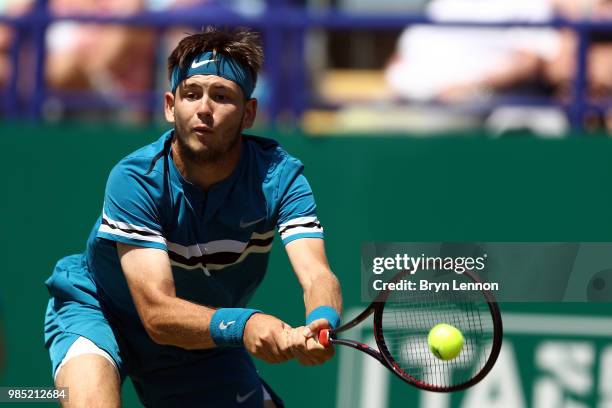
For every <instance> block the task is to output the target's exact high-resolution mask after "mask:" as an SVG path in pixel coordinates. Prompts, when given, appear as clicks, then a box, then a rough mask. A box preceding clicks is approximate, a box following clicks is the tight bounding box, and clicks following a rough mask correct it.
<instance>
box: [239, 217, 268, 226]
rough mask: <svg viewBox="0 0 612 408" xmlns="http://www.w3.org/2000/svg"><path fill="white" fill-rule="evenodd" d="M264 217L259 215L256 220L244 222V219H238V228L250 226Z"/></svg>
mask: <svg viewBox="0 0 612 408" xmlns="http://www.w3.org/2000/svg"><path fill="white" fill-rule="evenodd" d="M264 218H265V217H261V218H258V219H256V220H254V221H251V222H244V221H242V220H240V228H246V227H250V226H251V225H255V224H257V223H258V222H259V221H261V220H263V219H264Z"/></svg>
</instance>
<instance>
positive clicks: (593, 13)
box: [544, 0, 612, 99]
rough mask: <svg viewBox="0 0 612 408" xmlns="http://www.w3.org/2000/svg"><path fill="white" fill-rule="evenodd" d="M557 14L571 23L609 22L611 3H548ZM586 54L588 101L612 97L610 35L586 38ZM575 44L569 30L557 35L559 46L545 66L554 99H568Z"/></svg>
mask: <svg viewBox="0 0 612 408" xmlns="http://www.w3.org/2000/svg"><path fill="white" fill-rule="evenodd" d="M551 1H552V3H553V5H554V7H555V9H556V11H557V13H558V14H560V15H562V16H564V17H567V18H570V19H574V20H581V19H593V20H600V19H608V20H612V1H609V0H551ZM589 42H590V44H589V50H588V54H587V85H588V95H589V96H590V97H591V98H603V97H608V98H609V97H610V96H612V35H610V34H609V33H596V34H593V35H591V37H590V38H589ZM577 50H578V40H577V36H576V34H575V33H574V32H573V31H572V30H571V29H564V30H562V31H561V42H560V47H559V52H558V54H557V55H556V57H555V58H554V59H553V60H551V61H549V63H548V64H546V65H545V67H544V68H545V69H544V74H545V76H546V79H547V80H548V81H549V82H550V83H551V84H552V85H553V86H554V87H555V90H556V92H557V95H559V96H560V97H562V98H564V99H567V98H568V97H570V96H571V92H572V81H573V78H574V76H575V73H576V61H577V58H576V55H577Z"/></svg>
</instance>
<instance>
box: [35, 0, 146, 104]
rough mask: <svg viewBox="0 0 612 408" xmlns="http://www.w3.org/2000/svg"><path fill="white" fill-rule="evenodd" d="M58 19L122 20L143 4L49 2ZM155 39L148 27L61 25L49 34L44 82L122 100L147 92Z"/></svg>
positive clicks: (131, 0)
mask: <svg viewBox="0 0 612 408" xmlns="http://www.w3.org/2000/svg"><path fill="white" fill-rule="evenodd" d="M49 7H50V10H51V12H52V13H53V14H55V15H57V16H63V15H75V14H76V15H79V14H83V15H100V16H126V15H130V14H134V13H137V12H140V11H143V10H144V9H145V2H144V0H50V2H49ZM153 47H154V35H153V31H152V29H150V28H141V27H130V26H122V25H108V24H90V23H87V24H83V23H76V22H70V21H62V22H58V23H54V24H52V25H51V27H50V28H49V31H48V35H47V66H46V75H47V82H48V85H49V86H50V88H51V89H54V90H62V91H65V90H94V91H97V92H99V93H101V94H107V95H114V96H116V97H121V96H122V95H124V94H129V93H138V92H143V91H146V90H149V89H150V87H151V84H152V80H153V66H154V64H153V55H154V54H153V51H154V48H153Z"/></svg>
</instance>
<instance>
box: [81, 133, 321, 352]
mask: <svg viewBox="0 0 612 408" xmlns="http://www.w3.org/2000/svg"><path fill="white" fill-rule="evenodd" d="M172 135H173V131H168V132H166V133H165V134H164V135H163V136H162V137H161V138H160V139H159V140H157V141H156V142H154V143H152V144H150V145H148V146H145V147H143V148H141V149H139V150H137V151H135V152H134V153H132V154H130V155H129V156H127V157H125V158H124V159H122V160H121V161H120V162H119V163H118V164H117V165H116V166H115V167H114V168H113V170H112V171H111V173H110V176H109V178H108V182H107V186H106V192H105V196H104V206H103V210H102V216H101V217H100V218H99V219H98V221H97V222H96V224H95V225H94V227H93V229H92V232H91V234H90V236H89V239H88V242H87V251H86V255H85V256H86V263H87V268H88V269H89V272H90V274H91V276H92V278H93V281H94V282H95V284H96V290H97V297H98V299H99V300H100V303H101V305H102V306H103V307H104V309H105V311H106V312H107V313H108V314H109V316H108V317H109V320H110V321H112V322H113V324H114V325H116V326H117V328H118V330H119V331H120V332H121V334H123V335H124V337H126V338H127V339H129V343H134V342H136V343H139V344H138V345H137V348H138V349H139V350H138V352H137V353H136V354H141V353H142V357H143V358H144V357H146V356H150V355H151V353H153V352H155V350H154V349H156V348H157V347H164V346H159V345H156V344H155V343H153V342H152V341H151V340H150V339H149V338H148V337H147V336H146V333H145V331H144V329H143V327H142V324H141V322H140V319H139V317H138V314H137V311H136V308H135V306H134V303H133V300H132V297H131V295H130V292H129V290H128V286H127V283H126V280H125V277H124V275H123V271H122V269H121V265H120V262H119V258H118V255H117V249H116V242H123V243H126V244H130V245H135V246H139V247H149V248H158V249H162V250H165V251H167V252H168V256H169V258H170V261H171V265H172V273H173V275H174V281H175V286H176V294H177V296H178V297H181V298H183V299H187V300H190V301H193V302H196V303H199V304H203V305H207V306H212V307H245V306H246V305H247V303H248V301H249V300H250V298H251V297H252V295H253V293H254V291H255V289H256V288H257V287H258V285H259V284H260V283H261V281H262V279H263V278H264V275H265V272H266V268H267V265H268V259H269V254H270V249H271V247H272V241H273V238H274V234H275V231H276V230H278V231H279V233H280V237H281V239H282V241H283V243H284V244H287V243H289V242H291V241H293V240H296V239H299V238H306V237H314V238H323V229H322V228H321V225H320V223H319V221H318V219H317V216H316V205H315V200H314V198H313V194H312V191H311V189H310V186H309V185H308V182H307V180H306V178H305V177H304V175H303V174H302V172H303V165H302V163H301V162H300V161H299V160H297V159H295V158H294V157H292V156H290V155H289V154H288V153H287V152H286V151H285V150H284V149H282V148H281V147H280V146H279V145H278V143H277V142H275V141H273V140H271V139H266V138H261V137H255V136H246V135H245V136H243V140H242V143H243V150H242V155H241V158H240V161H239V163H238V164H237V166H236V168H235V169H234V171H233V173H232V174H231V175H230V176H229V177H228V178H226V179H225V180H223V181H221V182H219V183H218V184H215V185H214V186H212V187H211V188H210V189H209V190H208V191H204V190H202V189H201V188H200V187H198V186H196V185H194V184H191V183H189V182H188V181H186V180H185V179H183V177H182V176H181V174H180V172H179V171H178V170H177V168H176V167H175V165H174V162H173V160H172V149H171V141H172ZM166 347H167V346H166ZM147 349H149V350H148V352H147Z"/></svg>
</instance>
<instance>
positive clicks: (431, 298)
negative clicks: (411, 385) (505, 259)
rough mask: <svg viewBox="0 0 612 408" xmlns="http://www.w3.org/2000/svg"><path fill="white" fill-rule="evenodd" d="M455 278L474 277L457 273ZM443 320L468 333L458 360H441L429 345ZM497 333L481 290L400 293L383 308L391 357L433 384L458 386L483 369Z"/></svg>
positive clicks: (401, 365)
mask: <svg viewBox="0 0 612 408" xmlns="http://www.w3.org/2000/svg"><path fill="white" fill-rule="evenodd" d="M447 279H449V278H447ZM452 279H456V280H461V279H463V280H465V281H468V279H469V278H467V277H462V275H456V274H453V276H452ZM439 323H446V324H450V325H452V326H454V327H456V328H458V329H459V330H460V331H461V332H462V334H463V336H464V339H465V343H464V345H463V347H462V349H461V352H460V353H459V355H458V356H457V357H455V358H454V359H451V360H441V359H439V358H438V357H436V356H435V355H434V354H433V353H432V352H431V351H430V349H429V345H428V342H427V336H428V334H429V331H430V330H431V328H432V327H434V326H435V325H437V324H439ZM493 331H494V325H493V318H492V316H491V312H490V310H489V306H488V303H487V301H486V299H485V297H484V296H483V294H482V292H480V291H454V290H450V291H444V292H437V293H436V292H435V291H429V292H422V291H419V292H416V293H415V292H410V291H396V292H393V293H391V294H390V296H389V298H388V299H387V303H386V305H385V308H384V310H383V312H382V336H383V339H384V342H385V344H386V348H387V351H388V354H389V355H390V357H391V359H392V360H394V362H395V363H396V364H397V366H398V367H399V368H400V369H401V370H402V371H404V373H406V374H407V375H408V376H410V377H412V378H413V379H414V380H416V381H418V382H423V383H425V384H427V385H431V386H433V387H453V386H457V385H459V384H463V383H465V382H467V381H469V380H470V379H471V378H473V377H474V376H475V375H476V374H477V373H478V372H479V371H481V370H482V369H483V368H484V366H485V364H486V362H487V360H488V357H489V355H490V351H491V347H492V343H493Z"/></svg>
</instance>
